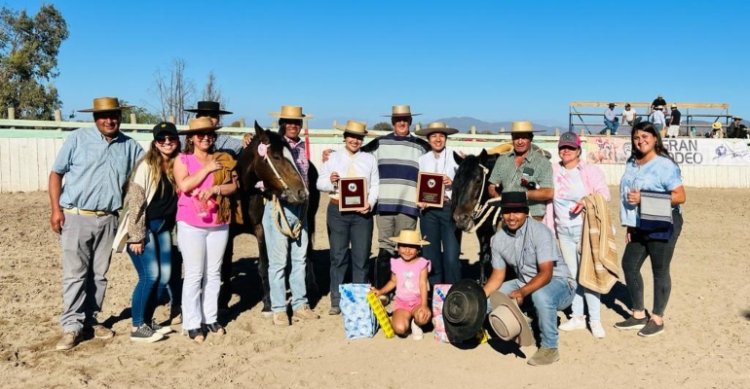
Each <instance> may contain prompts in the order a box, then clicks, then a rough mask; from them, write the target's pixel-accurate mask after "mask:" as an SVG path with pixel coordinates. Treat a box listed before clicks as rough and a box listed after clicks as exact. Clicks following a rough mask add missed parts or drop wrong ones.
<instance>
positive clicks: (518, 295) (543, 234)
mask: <svg viewBox="0 0 750 389" xmlns="http://www.w3.org/2000/svg"><path fill="white" fill-rule="evenodd" d="M500 208H501V209H502V217H503V226H502V228H501V229H499V230H497V232H496V233H495V235H494V236H493V237H492V241H491V243H490V245H491V247H492V273H491V274H490V277H489V279H487V283H486V284H485V285H484V293H485V295H486V296H487V297H491V296H492V294H493V293H494V292H495V291H497V290H499V291H500V293H503V294H505V295H507V296H508V297H510V298H511V299H514V300H515V301H516V303H517V304H518V305H519V306H523V305H524V301H526V302H528V300H531V302H532V303H533V305H534V310H535V312H536V317H537V323H538V325H539V330H540V332H541V338H542V339H541V347H540V348H539V349H538V350H537V352H536V353H535V354H534V356H533V357H531V359H529V361H528V364H529V365H533V366H541V365H549V364H551V363H554V362H556V361H558V360H559V359H560V353H559V352H558V350H557V346H558V339H559V333H558V329H557V311H559V310H563V309H565V308H567V307H568V306H570V304H571V303H572V302H573V296H574V295H575V288H576V282H575V280H574V279H573V276H572V275H571V273H570V270H569V269H568V266H567V265H566V264H565V261H563V258H562V255H561V254H560V250H559V249H558V247H557V243H555V238H554V236H553V235H552V231H550V229H549V228H547V226H545V225H544V224H543V223H541V222H538V221H536V220H534V219H533V218H529V202H528V200H527V199H526V194H525V193H523V192H505V193H503V197H502V199H501V200H500ZM507 267H511V268H512V269H513V270H514V273H515V274H516V276H517V278H516V279H513V280H509V281H505V273H506V268H507ZM527 297H530V298H529V299H527ZM490 303H493V301H492V299H491V300H490ZM492 308H493V309H494V308H497V307H496V306H493V307H492Z"/></svg>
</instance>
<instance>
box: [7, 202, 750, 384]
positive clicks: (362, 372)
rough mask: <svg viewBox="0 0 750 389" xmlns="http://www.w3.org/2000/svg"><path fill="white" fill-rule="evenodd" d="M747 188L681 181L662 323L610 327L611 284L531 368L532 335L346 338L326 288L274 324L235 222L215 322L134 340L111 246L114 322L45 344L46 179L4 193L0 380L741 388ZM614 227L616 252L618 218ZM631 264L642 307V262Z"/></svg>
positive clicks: (617, 293)
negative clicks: (212, 332) (148, 340)
mask: <svg viewBox="0 0 750 389" xmlns="http://www.w3.org/2000/svg"><path fill="white" fill-rule="evenodd" d="M748 193H750V192H748V191H747V190H715V189H711V190H709V189H691V188H688V190H687V198H688V202H687V205H686V206H685V207H684V214H685V226H684V229H683V231H682V236H681V237H680V240H679V242H678V245H677V250H676V253H675V256H674V260H673V261H672V284H673V287H672V295H671V300H670V304H669V307H668V310H667V312H666V317H665V320H666V331H665V333H664V334H662V335H660V336H657V337H654V338H649V339H644V338H640V337H638V336H636V334H635V333H634V332H619V331H617V330H616V329H614V328H612V324H613V323H614V322H616V321H619V320H621V319H622V318H623V317H624V316H626V315H627V307H626V305H625V301H627V297H626V296H627V293H626V291H625V287H624V285H622V284H618V285H617V286H616V287H615V288H614V289H613V292H612V293H610V294H609V295H608V296H605V297H604V302H605V306H604V307H603V311H602V320H603V322H604V323H605V329H606V330H607V337H606V338H605V339H601V340H597V339H594V338H593V337H592V336H591V334H590V333H589V332H588V331H577V332H573V333H562V334H561V337H560V353H561V360H560V362H558V363H556V364H554V365H552V366H547V367H542V368H534V367H530V366H527V365H526V358H528V357H530V356H531V355H532V354H533V353H534V351H535V350H536V348H535V347H527V348H523V349H521V350H518V349H514V348H512V347H508V346H507V345H505V344H502V343H496V342H491V343H490V344H483V345H479V346H477V347H473V348H466V347H464V348H458V347H455V346H452V345H450V344H444V343H439V342H437V341H435V340H433V339H432V336H431V334H429V333H428V334H425V335H426V336H425V338H424V340H422V341H419V342H415V341H413V340H411V339H409V338H406V339H398V338H396V339H385V337H384V336H383V335H382V333H378V334H377V335H376V336H375V337H374V338H372V339H364V340H355V341H348V340H346V339H345V337H344V331H343V326H342V319H341V317H340V316H328V315H326V313H327V311H328V308H329V298H328V296H327V294H326V295H323V296H322V297H321V298H320V299H319V301H317V303H316V310H317V311H318V312H319V313H321V314H322V317H321V320H319V321H317V322H314V323H309V324H304V325H294V326H291V327H287V328H279V327H274V326H272V324H271V322H270V321H269V320H268V319H264V318H262V317H261V315H260V305H259V304H258V290H259V286H258V282H259V280H258V278H257V272H256V265H255V264H256V258H257V247H256V244H255V240H254V238H253V237H252V236H247V235H245V236H240V237H238V238H237V241H236V242H237V249H236V251H235V264H236V266H235V269H234V278H233V287H234V290H235V291H236V294H235V295H234V296H233V298H232V302H231V309H230V311H229V312H228V313H227V314H226V315H224V321H225V322H226V324H227V326H226V327H227V330H228V334H227V335H226V336H224V337H215V336H213V337H212V336H209V337H208V339H207V341H206V343H204V344H203V345H196V344H194V343H193V342H191V341H190V340H189V339H188V338H187V337H184V336H180V335H178V334H176V333H175V334H172V335H171V336H169V338H168V339H166V340H164V341H161V342H157V343H154V344H145V345H144V344H134V343H132V342H131V341H130V340H129V339H128V336H127V334H128V331H129V327H130V309H129V307H130V296H131V293H132V288H133V286H134V284H135V282H136V273H135V270H134V269H133V265H132V263H131V262H130V259H129V258H128V257H127V255H124V254H116V255H114V256H113V258H112V266H111V268H110V271H109V274H108V278H109V288H108V290H107V296H106V301H105V307H104V311H103V312H102V313H103V314H102V316H101V317H102V318H108V319H107V323H109V324H111V325H112V327H113V329H114V330H115V331H116V332H117V336H115V338H113V339H110V340H105V341H102V340H96V339H90V340H86V341H84V342H83V343H81V344H80V345H79V346H78V347H76V348H75V349H73V350H71V351H66V352H59V351H55V350H54V346H55V343H56V342H57V339H58V337H59V335H60V327H59V323H58V316H59V314H60V309H61V305H62V297H61V277H62V269H61V261H60V244H59V238H58V237H57V236H56V235H55V234H54V233H53V232H51V230H50V228H49V224H48V217H49V207H48V200H47V193H45V192H38V193H16V194H2V195H0V215H2V223H1V224H0V377H2V384H0V386H2V387H5V388H15V387H60V388H63V387H96V388H106V387H114V388H119V387H134V386H143V387H156V386H160V387H188V386H190V387H206V386H209V385H210V386H212V387H264V388H265V387H269V388H277V387H278V388H318V387H373V388H401V387H405V386H407V385H408V386H411V387H415V388H423V387H467V388H471V387H480V386H490V387H499V386H506V387H552V386H555V387H578V388H587V387H592V388H593V387H607V388H619V387H622V388H653V387H657V388H669V387H688V388H748V387H750V353H748V349H750V283H749V282H748V281H747V278H748V276H749V275H750V261H748V253H750V243H749V242H750V240H749V239H748V232H747V231H748V229H747V228H748V227H747V226H748V220H750V219H749V218H748V216H750V211H749V210H748V202H747V200H748V198H750V196H748ZM323 201H324V202H325V201H326V200H325V199H324V200H323ZM613 205H614V204H613ZM614 208H615V209H614V210H613V213H614V211H615V210H616V207H614ZM324 209H325V207H321V209H320V211H319V212H318V215H317V222H318V224H319V226H321V227H319V228H318V231H317V233H316V234H315V249H316V255H315V258H314V259H315V263H316V267H317V268H316V272H317V273H318V274H319V275H320V277H319V279H322V280H325V279H326V277H325V274H326V272H327V269H325V264H326V263H327V259H326V256H327V247H328V242H327V237H326V232H325V227H324ZM615 220H619V218H616V219H615ZM617 241H618V245H619V248H618V249H619V250H618V251H619V252H620V254H622V251H623V247H624V244H623V242H624V238H623V234H622V229H620V231H618V237H617ZM477 250H478V249H477V245H476V240H475V239H474V238H473V237H469V236H465V237H464V243H463V248H462V251H463V255H462V257H463V258H466V259H468V260H471V261H474V260H475V258H476V256H477ZM643 273H644V278H645V280H646V283H647V285H646V302H647V304H646V306H647V307H650V306H651V298H652V297H651V296H652V293H651V272H650V267H649V264H648V262H647V263H646V265H645V266H644V271H643ZM322 289H324V290H325V289H327V287H323V288H322ZM316 300H317V299H316ZM561 317H562V314H561ZM563 320H564V319H563Z"/></svg>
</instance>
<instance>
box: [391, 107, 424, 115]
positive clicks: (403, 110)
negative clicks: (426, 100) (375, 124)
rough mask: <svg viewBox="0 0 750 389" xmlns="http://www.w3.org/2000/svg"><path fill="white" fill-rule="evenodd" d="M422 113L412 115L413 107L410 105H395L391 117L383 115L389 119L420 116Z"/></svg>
mask: <svg viewBox="0 0 750 389" xmlns="http://www.w3.org/2000/svg"><path fill="white" fill-rule="evenodd" d="M419 115H421V113H411V107H409V106H408V105H394V106H393V108H391V114H390V115H383V116H387V117H404V116H419Z"/></svg>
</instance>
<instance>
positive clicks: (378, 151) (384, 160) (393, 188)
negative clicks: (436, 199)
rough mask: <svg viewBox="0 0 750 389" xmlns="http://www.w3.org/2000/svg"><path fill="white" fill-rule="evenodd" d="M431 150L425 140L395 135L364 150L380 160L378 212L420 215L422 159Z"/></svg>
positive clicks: (375, 142)
mask: <svg viewBox="0 0 750 389" xmlns="http://www.w3.org/2000/svg"><path fill="white" fill-rule="evenodd" d="M429 150H430V145H429V144H428V143H427V142H426V141H424V140H423V139H420V138H417V137H415V136H413V135H411V134H409V135H407V136H398V135H396V134H394V133H390V134H388V135H383V136H380V137H378V138H376V139H375V140H373V141H372V142H370V143H368V144H367V145H365V146H363V147H362V151H366V152H370V153H372V155H373V156H374V157H375V159H376V160H377V161H378V173H379V174H380V188H379V193H378V206H377V211H378V213H384V212H395V213H403V214H406V215H410V216H414V217H416V216H418V215H419V209H418V208H417V204H416V199H417V175H418V174H419V157H420V156H422V154H424V153H426V152H427V151H429Z"/></svg>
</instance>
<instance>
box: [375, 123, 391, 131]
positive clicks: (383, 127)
mask: <svg viewBox="0 0 750 389" xmlns="http://www.w3.org/2000/svg"><path fill="white" fill-rule="evenodd" d="M372 129H373V130H374V131H393V126H391V123H387V122H380V123H375V125H374V126H372Z"/></svg>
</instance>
